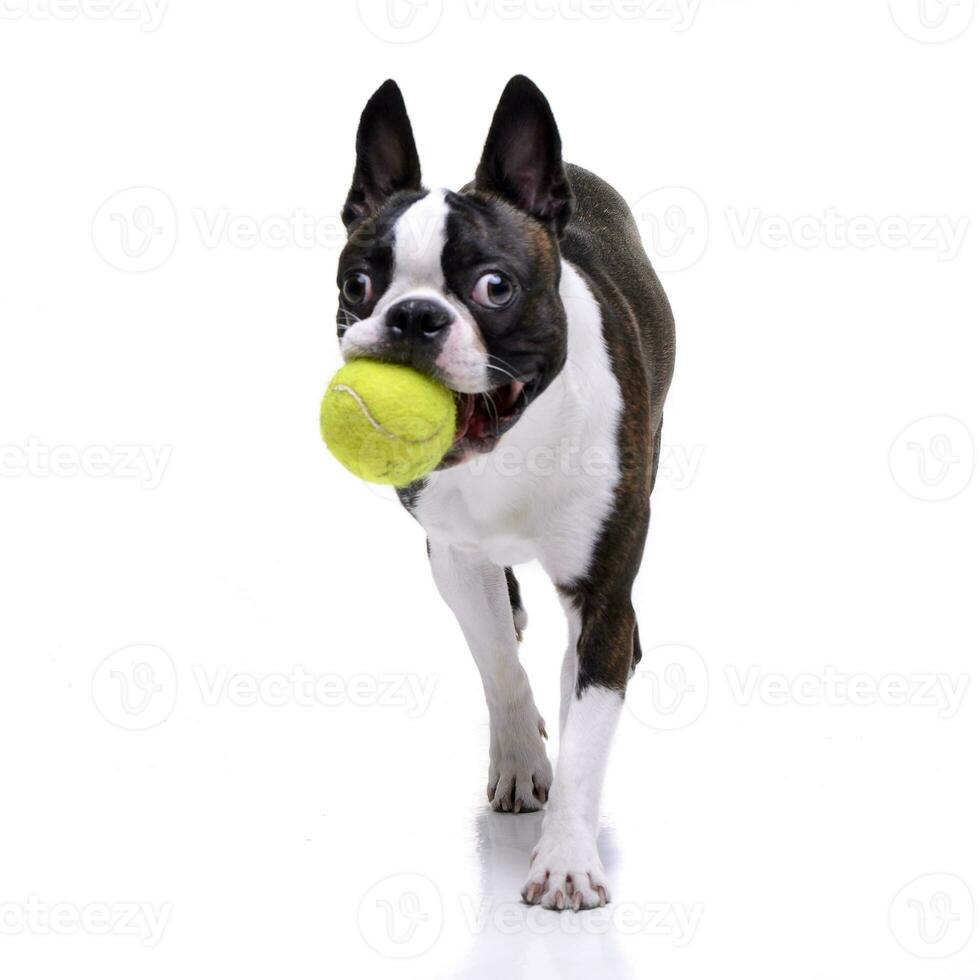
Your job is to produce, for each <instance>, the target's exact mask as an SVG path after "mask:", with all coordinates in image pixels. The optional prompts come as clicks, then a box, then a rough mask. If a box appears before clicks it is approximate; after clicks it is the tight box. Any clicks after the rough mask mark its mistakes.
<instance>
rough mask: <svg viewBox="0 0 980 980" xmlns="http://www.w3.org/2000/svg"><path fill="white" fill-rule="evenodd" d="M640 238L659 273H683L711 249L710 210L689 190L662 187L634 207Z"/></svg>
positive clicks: (642, 198)
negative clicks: (709, 245) (709, 244)
mask: <svg viewBox="0 0 980 980" xmlns="http://www.w3.org/2000/svg"><path fill="white" fill-rule="evenodd" d="M633 214H634V215H635V217H636V222H637V225H638V226H639V229H640V235H641V237H642V239H643V244H644V246H645V247H646V250H647V252H648V253H649V254H650V256H651V258H652V260H653V264H654V266H655V267H656V269H657V271H658V272H682V271H683V270H685V269H689V268H690V267H691V266H692V265H694V264H695V263H696V262H697V261H698V260H699V259H700V258H701V256H702V255H704V252H705V249H707V247H708V208H707V206H706V205H705V203H704V201H703V200H702V198H701V197H700V195H699V194H697V193H696V192H695V191H693V190H691V188H690V187H676V186H675V187H660V188H658V189H657V190H653V191H650V192H649V193H648V194H644V195H643V197H641V198H639V199H638V200H637V201H636V202H635V203H634V205H633Z"/></svg>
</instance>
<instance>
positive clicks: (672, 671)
mask: <svg viewBox="0 0 980 980" xmlns="http://www.w3.org/2000/svg"><path fill="white" fill-rule="evenodd" d="M707 704H708V667H707V664H705V662H704V658H703V657H702V656H701V654H700V653H698V652H697V650H694V649H692V648H691V647H688V646H684V645H682V644H679V643H671V644H666V645H664V646H660V647H655V648H654V649H653V650H650V651H644V654H643V659H642V660H641V661H640V664H639V666H638V667H637V669H636V674H635V675H634V677H633V679H632V680H631V681H630V683H629V686H628V687H627V689H626V705H627V707H628V708H629V709H630V711H631V712H632V713H633V715H634V716H635V717H636V719H637V720H638V721H641V722H642V723H643V724H644V725H647V726H649V727H650V728H654V729H656V730H657V731H675V730H677V729H679V728H685V727H687V726H688V725H690V724H692V723H693V722H695V721H697V719H698V718H700V717H701V714H702V713H703V712H704V709H705V708H706V707H707Z"/></svg>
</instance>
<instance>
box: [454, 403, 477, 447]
mask: <svg viewBox="0 0 980 980" xmlns="http://www.w3.org/2000/svg"><path fill="white" fill-rule="evenodd" d="M475 407H476V395H460V397H459V409H458V411H457V413H456V437H455V438H454V439H453V442H459V440H460V439H462V438H463V436H465V435H466V430H467V429H468V428H469V427H470V421H471V419H472V418H473V409H474V408H475Z"/></svg>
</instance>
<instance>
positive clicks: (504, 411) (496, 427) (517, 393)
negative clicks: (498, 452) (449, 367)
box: [439, 381, 533, 469]
mask: <svg viewBox="0 0 980 980" xmlns="http://www.w3.org/2000/svg"><path fill="white" fill-rule="evenodd" d="M532 387H533V382H523V381H510V382H508V383H507V384H503V385H500V387H498V388H491V389H490V390H489V391H482V392H479V393H478V394H475V395H474V394H466V393H464V392H457V394H456V437H455V439H454V440H453V444H452V446H451V447H450V449H449V452H448V453H446V455H445V456H444V457H443V460H442V462H441V463H440V464H439V468H440V469H444V468H445V467H447V466H454V465H455V464H456V463H461V462H462V461H463V459H464V458H465V457H467V456H469V455H471V454H472V453H488V452H490V451H491V450H492V449H493V448H494V447H495V446H496V445H497V443H498V442H499V441H500V437H501V436H502V435H503V434H504V433H505V432H506V431H507V430H508V429H510V428H511V426H513V425H514V423H515V422H516V421H517V420H518V419H519V418H520V417H521V415H522V414H523V412H524V409H525V408H527V406H528V404H529V402H530V396H531V389H532Z"/></svg>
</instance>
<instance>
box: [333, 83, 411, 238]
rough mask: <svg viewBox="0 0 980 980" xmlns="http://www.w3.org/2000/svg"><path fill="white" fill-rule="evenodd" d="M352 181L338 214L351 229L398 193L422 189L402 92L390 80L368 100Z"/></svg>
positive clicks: (359, 128) (360, 130)
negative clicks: (340, 211) (341, 210)
mask: <svg viewBox="0 0 980 980" xmlns="http://www.w3.org/2000/svg"><path fill="white" fill-rule="evenodd" d="M356 149H357V162H356V163H355V164H354V179H353V180H352V181H351V185H350V190H349V191H348V192H347V201H346V203H345V204H344V210H343V212H342V214H341V216H342V218H343V220H344V224H345V225H346V226H347V227H348V228H350V226H351V225H352V224H354V223H355V222H356V221H360V220H361V219H362V218H366V217H367V216H368V215H369V214H372V213H373V212H374V211H376V210H377V209H378V208H379V207H380V206H381V205H382V204H383V203H384V201H385V199H386V198H388V197H390V196H391V195H392V194H394V193H396V192H397V191H417V190H419V189H420V188H421V187H422V171H421V169H420V168H419V155H418V153H417V152H416V150H415V137H414V136H412V124H411V123H410V122H409V120H408V112H407V111H406V110H405V100H404V99H403V98H402V93H401V90H400V89H399V88H398V86H397V85H396V84H395V83H394V82H393V81H392V80H391V79H390V78H389V79H388V81H387V82H385V83H384V85H382V86H381V88H379V89H378V91H377V92H375V93H374V95H372V96H371V98H370V99H368V103H367V105H366V106H365V107H364V111H363V112H362V113H361V122H360V125H359V126H358V127H357V143H356Z"/></svg>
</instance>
